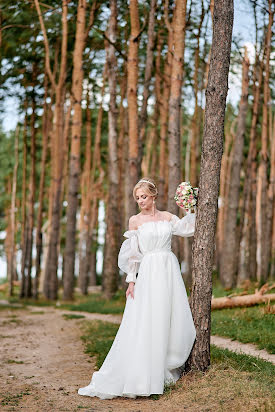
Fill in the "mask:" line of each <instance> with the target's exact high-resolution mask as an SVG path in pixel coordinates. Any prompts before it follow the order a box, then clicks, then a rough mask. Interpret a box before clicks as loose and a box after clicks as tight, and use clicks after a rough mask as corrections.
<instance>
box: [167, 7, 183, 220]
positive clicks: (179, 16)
mask: <svg viewBox="0 0 275 412" xmlns="http://www.w3.org/2000/svg"><path fill="white" fill-rule="evenodd" d="M186 4H187V1H186V0H176V3H175V9H174V18H173V22H172V25H171V26H170V25H169V30H172V31H173V54H172V67H171V90H170V99H169V120H168V151H169V158H168V176H169V177H168V185H169V186H168V209H169V211H170V212H171V213H174V214H177V212H178V210H177V205H176V203H175V200H174V195H175V191H176V188H177V186H178V184H179V183H180V181H181V147H180V142H181V139H180V130H181V99H182V78H183V61H184V44H185V29H186V27H185V24H186V21H185V20H186Z"/></svg>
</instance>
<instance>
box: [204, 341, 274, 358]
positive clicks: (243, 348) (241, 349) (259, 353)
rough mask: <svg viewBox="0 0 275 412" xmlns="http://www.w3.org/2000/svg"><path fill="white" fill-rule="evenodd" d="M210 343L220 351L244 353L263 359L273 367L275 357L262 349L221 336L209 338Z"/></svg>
mask: <svg viewBox="0 0 275 412" xmlns="http://www.w3.org/2000/svg"><path fill="white" fill-rule="evenodd" d="M211 343H212V344H213V345H215V346H218V347H219V348H222V349H229V350H231V351H232V352H236V353H245V354H246V355H250V356H255V357H256V358H258V357H259V358H260V359H264V360H266V361H268V362H271V363H273V365H275V355H272V354H271V353H268V352H267V351H266V350H264V349H258V348H257V347H256V346H255V345H252V344H251V343H241V342H238V341H236V340H231V339H229V338H222V337H221V336H211Z"/></svg>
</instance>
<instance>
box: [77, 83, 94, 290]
mask: <svg viewBox="0 0 275 412" xmlns="http://www.w3.org/2000/svg"><path fill="white" fill-rule="evenodd" d="M86 99H87V108H86V148H85V162H84V168H83V173H82V177H81V208H80V223H79V247H78V249H79V277H78V282H79V288H80V290H81V293H82V294H83V295H87V293H88V284H89V278H88V274H89V271H88V270H87V268H86V267H85V265H86V261H87V258H86V256H87V254H88V253H89V249H88V237H89V221H90V215H91V196H90V191H91V157H92V156H91V147H92V133H91V128H92V122H91V109H90V107H89V106H90V98H89V89H88V90H87V97H86Z"/></svg>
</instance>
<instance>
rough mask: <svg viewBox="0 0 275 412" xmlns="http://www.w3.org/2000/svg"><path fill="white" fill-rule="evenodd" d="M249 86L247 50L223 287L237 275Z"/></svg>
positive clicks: (229, 196)
mask: <svg viewBox="0 0 275 412" xmlns="http://www.w3.org/2000/svg"><path fill="white" fill-rule="evenodd" d="M248 87H249V60H248V57H247V50H246V49H245V55H244V58H243V64H242V95H241V101H240V107H239V115H238V121H237V131H236V138H235V142H234V147H233V149H232V150H233V154H232V164H231V170H230V171H229V173H228V176H229V175H230V182H229V193H228V203H227V216H226V220H225V226H224V231H225V233H224V242H223V248H222V255H221V266H220V279H221V282H222V285H223V286H224V287H225V288H228V289H230V288H232V287H233V286H235V284H236V275H237V262H238V260H237V255H238V254H237V247H238V240H239V238H238V236H237V213H238V208H239V197H240V174H241V166H242V162H243V146H244V135H245V130H246V115H247V108H248Z"/></svg>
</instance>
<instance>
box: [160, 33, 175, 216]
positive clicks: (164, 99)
mask: <svg viewBox="0 0 275 412" xmlns="http://www.w3.org/2000/svg"><path fill="white" fill-rule="evenodd" d="M167 47H168V51H167V55H166V61H165V65H164V73H163V91H162V96H161V99H160V108H159V110H160V149H159V189H158V190H159V195H158V206H159V208H160V210H165V209H166V208H167V196H166V190H165V181H166V175H167V170H168V167H167V163H168V162H167V160H168V159H167V157H168V155H167V130H168V113H169V98H170V89H171V68H172V47H173V31H172V30H169V31H168V40H167ZM166 183H167V182H166Z"/></svg>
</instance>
